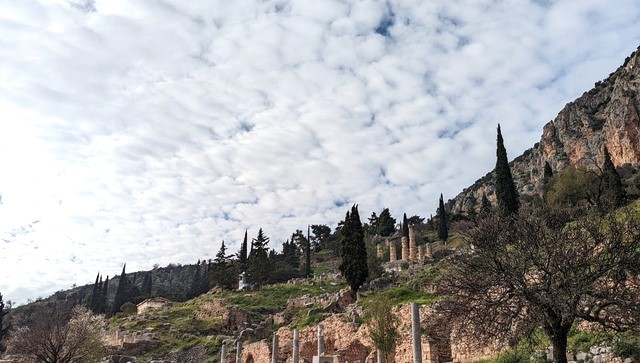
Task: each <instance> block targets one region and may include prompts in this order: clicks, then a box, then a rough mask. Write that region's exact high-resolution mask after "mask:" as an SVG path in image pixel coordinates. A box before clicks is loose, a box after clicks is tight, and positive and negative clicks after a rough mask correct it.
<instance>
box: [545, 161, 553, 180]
mask: <svg viewBox="0 0 640 363" xmlns="http://www.w3.org/2000/svg"><path fill="white" fill-rule="evenodd" d="M552 177H553V169H551V165H549V162H548V161H545V162H544V171H543V173H542V182H543V184H547V183H548V182H549V180H551V178H552Z"/></svg>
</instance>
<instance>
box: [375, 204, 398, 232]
mask: <svg viewBox="0 0 640 363" xmlns="http://www.w3.org/2000/svg"><path fill="white" fill-rule="evenodd" d="M395 231H396V219H395V218H393V217H392V216H391V212H389V208H384V209H383V210H382V212H381V213H380V216H379V217H378V234H379V235H380V236H382V237H387V236H391V235H392V234H393V232H395Z"/></svg>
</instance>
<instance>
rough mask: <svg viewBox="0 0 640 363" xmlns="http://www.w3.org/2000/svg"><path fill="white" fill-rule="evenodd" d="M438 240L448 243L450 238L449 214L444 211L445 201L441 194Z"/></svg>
mask: <svg viewBox="0 0 640 363" xmlns="http://www.w3.org/2000/svg"><path fill="white" fill-rule="evenodd" d="M438 220H439V224H438V238H440V239H441V240H443V241H445V242H446V241H447V237H449V228H447V213H446V211H445V210H444V199H442V193H440V203H439V206H438Z"/></svg>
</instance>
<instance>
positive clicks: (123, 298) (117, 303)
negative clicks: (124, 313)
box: [111, 263, 129, 314]
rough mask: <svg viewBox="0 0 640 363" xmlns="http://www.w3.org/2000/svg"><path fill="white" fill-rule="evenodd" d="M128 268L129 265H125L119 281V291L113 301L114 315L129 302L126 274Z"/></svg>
mask: <svg viewBox="0 0 640 363" xmlns="http://www.w3.org/2000/svg"><path fill="white" fill-rule="evenodd" d="M126 267H127V264H126V263H125V264H124V266H122V273H121V274H120V280H119V281H118V289H117V290H116V296H115V297H114V299H113V306H112V308H111V312H112V314H115V313H117V312H119V311H120V308H121V307H122V305H124V303H126V302H127V301H128V296H127V295H128V292H129V282H128V280H127V275H126V272H125V269H126Z"/></svg>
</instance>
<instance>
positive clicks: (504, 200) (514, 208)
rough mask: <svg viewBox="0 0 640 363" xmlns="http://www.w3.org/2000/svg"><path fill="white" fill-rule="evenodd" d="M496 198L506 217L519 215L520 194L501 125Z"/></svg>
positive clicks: (498, 145)
mask: <svg viewBox="0 0 640 363" xmlns="http://www.w3.org/2000/svg"><path fill="white" fill-rule="evenodd" d="M496 149H497V150H496V156H497V158H496V168H495V174H496V197H497V198H498V209H499V210H500V212H501V213H503V214H505V215H511V214H517V213H518V208H520V202H519V200H518V192H517V191H516V186H515V184H514V183H513V177H512V176H511V169H510V168H509V161H508V159H507V150H506V149H505V148H504V140H503V139H502V132H501V131H500V125H498V137H497V148H496Z"/></svg>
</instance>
